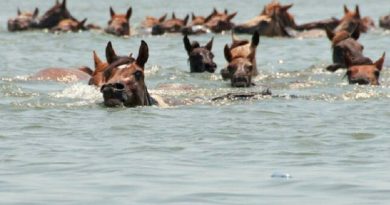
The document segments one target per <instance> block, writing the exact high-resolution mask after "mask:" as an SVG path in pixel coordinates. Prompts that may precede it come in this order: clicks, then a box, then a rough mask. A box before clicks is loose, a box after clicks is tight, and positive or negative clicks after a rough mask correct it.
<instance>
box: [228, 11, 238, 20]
mask: <svg viewBox="0 0 390 205" xmlns="http://www.w3.org/2000/svg"><path fill="white" fill-rule="evenodd" d="M236 15H237V12H234V13H232V14H229V15H228V17H227V20H228V21H230V20H232V19H233V18H234V17H235V16H236Z"/></svg>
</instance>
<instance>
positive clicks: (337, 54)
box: [326, 28, 371, 72]
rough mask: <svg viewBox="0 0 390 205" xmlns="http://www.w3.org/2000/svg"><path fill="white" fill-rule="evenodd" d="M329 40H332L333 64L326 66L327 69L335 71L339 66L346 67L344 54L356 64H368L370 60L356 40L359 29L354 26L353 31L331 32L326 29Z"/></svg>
mask: <svg viewBox="0 0 390 205" xmlns="http://www.w3.org/2000/svg"><path fill="white" fill-rule="evenodd" d="M326 31H327V32H326V33H327V36H328V38H329V40H330V41H331V42H332V49H333V55H332V56H333V57H332V58H333V64H332V65H330V66H328V67H327V68H326V69H327V70H328V71H332V72H334V71H336V70H338V69H339V68H346V63H345V58H346V57H345V56H346V55H349V56H351V58H353V59H354V62H355V65H356V64H367V63H368V64H369V63H371V60H370V59H369V58H367V57H365V56H364V55H363V48H364V47H363V46H362V45H361V44H360V43H359V42H357V39H358V38H359V36H360V30H359V29H358V28H355V30H354V32H353V33H349V32H347V31H339V32H333V31H331V30H330V29H327V30H326Z"/></svg>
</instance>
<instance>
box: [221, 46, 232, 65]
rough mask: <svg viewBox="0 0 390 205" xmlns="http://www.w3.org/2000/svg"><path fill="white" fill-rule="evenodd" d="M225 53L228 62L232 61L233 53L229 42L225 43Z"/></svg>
mask: <svg viewBox="0 0 390 205" xmlns="http://www.w3.org/2000/svg"><path fill="white" fill-rule="evenodd" d="M223 53H224V54H225V59H226V60H227V62H230V61H232V60H233V56H232V53H231V52H230V48H229V46H228V45H227V44H226V45H225V48H224V49H223Z"/></svg>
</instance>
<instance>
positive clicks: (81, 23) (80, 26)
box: [79, 18, 87, 28]
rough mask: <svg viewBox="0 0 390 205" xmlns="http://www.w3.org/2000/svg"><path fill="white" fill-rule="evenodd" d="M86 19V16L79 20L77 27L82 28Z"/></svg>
mask: <svg viewBox="0 0 390 205" xmlns="http://www.w3.org/2000/svg"><path fill="white" fill-rule="evenodd" d="M86 21H87V18H85V19H83V20H82V21H80V22H79V28H84V25H85V22H86Z"/></svg>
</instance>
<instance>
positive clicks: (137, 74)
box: [134, 71, 143, 80]
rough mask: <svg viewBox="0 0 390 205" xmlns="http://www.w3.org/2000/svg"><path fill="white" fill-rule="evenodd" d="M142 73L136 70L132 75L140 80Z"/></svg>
mask: <svg viewBox="0 0 390 205" xmlns="http://www.w3.org/2000/svg"><path fill="white" fill-rule="evenodd" d="M142 75H143V73H142V72H141V71H136V72H135V73H134V77H135V79H136V80H141V78H142Z"/></svg>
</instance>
